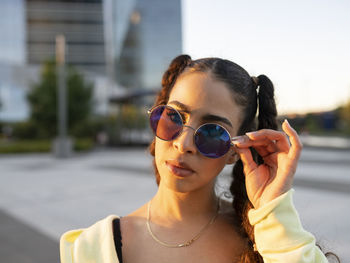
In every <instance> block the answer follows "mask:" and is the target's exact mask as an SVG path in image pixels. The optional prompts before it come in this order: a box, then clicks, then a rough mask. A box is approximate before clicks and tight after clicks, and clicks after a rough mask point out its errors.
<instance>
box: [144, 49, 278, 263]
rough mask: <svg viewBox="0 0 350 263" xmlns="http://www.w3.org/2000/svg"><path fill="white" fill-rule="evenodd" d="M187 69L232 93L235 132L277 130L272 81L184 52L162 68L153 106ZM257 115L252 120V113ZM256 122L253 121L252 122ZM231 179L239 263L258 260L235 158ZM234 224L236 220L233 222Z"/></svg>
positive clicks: (226, 62) (224, 62)
mask: <svg viewBox="0 0 350 263" xmlns="http://www.w3.org/2000/svg"><path fill="white" fill-rule="evenodd" d="M191 72H202V73H208V74H211V76H212V77H213V78H214V79H215V80H218V81H222V82H223V83H225V84H226V85H227V87H228V88H229V89H230V90H231V92H232V98H233V100H234V101H235V102H236V104H237V105H239V106H240V107H241V110H242V113H243V114H242V117H241V120H240V121H241V125H240V127H239V129H238V134H237V135H243V134H245V133H246V132H248V131H252V130H256V129H273V130H276V129H277V120H276V118H277V110H276V104H275V99H274V87H273V84H272V82H271V81H270V79H269V78H268V77H266V76H265V75H260V76H258V77H257V79H256V80H257V83H256V80H254V79H252V78H251V77H250V75H249V74H248V72H247V71H246V70H244V69H243V68H242V67H241V66H239V65H237V64H235V63H233V62H231V61H229V60H224V59H220V58H203V59H198V60H192V59H191V57H190V56H188V55H180V56H178V57H176V58H175V59H174V60H173V61H172V62H171V63H170V65H169V68H168V69H167V70H166V71H165V73H164V75H163V78H162V89H161V90H160V92H159V93H158V96H157V98H156V100H155V103H154V106H156V105H160V104H167V102H168V99H169V95H170V92H171V90H172V88H173V86H174V84H175V82H176V80H177V78H178V77H179V76H180V75H181V74H185V73H186V74H187V73H191ZM257 112H258V118H257V121H256V115H257ZM256 122H257V123H256ZM149 151H150V153H151V155H152V156H154V155H155V140H154V139H153V141H152V142H151V144H150V146H149ZM252 154H253V156H254V158H255V160H256V161H257V162H259V163H260V162H262V159H261V158H260V157H259V156H258V154H257V153H256V152H255V151H252ZM153 167H154V170H155V176H156V182H157V184H158V185H159V182H160V176H159V173H158V170H157V167H156V164H155V160H154V158H153ZM232 177H233V181H232V184H231V186H230V192H231V194H232V196H233V202H232V207H233V209H234V211H235V217H236V219H237V220H238V227H239V229H240V230H241V231H240V234H241V235H242V236H243V237H244V238H246V240H247V243H248V244H247V250H246V251H244V252H243V254H242V256H241V261H240V262H242V263H252V262H254V263H257V262H258V263H259V262H263V258H262V257H261V255H260V254H259V252H257V251H254V249H253V245H254V231H253V226H252V225H250V224H249V221H248V218H247V212H248V210H249V209H250V208H252V207H253V206H252V204H251V203H250V201H249V199H248V195H247V192H246V186H245V178H244V173H243V164H242V162H241V161H240V160H239V161H237V162H236V163H235V165H234V167H233V170H232ZM236 224H237V222H236Z"/></svg>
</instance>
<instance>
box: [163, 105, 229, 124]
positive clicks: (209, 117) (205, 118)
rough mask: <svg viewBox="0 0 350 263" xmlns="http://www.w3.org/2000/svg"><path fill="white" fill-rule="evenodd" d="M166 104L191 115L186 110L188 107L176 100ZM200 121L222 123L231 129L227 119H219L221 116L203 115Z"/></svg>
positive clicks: (188, 110)
mask: <svg viewBox="0 0 350 263" xmlns="http://www.w3.org/2000/svg"><path fill="white" fill-rule="evenodd" d="M168 104H173V105H175V106H177V107H178V108H180V109H181V111H183V112H186V113H191V111H190V109H189V108H188V106H186V105H185V104H183V103H181V102H179V101H177V100H173V101H170V102H169V103H168ZM202 120H203V121H220V122H222V123H225V124H227V125H229V126H230V127H231V128H233V126H232V124H231V122H230V121H229V120H228V119H226V118H224V117H221V116H218V115H214V114H205V115H204V116H202Z"/></svg>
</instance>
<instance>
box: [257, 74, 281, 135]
mask: <svg viewBox="0 0 350 263" xmlns="http://www.w3.org/2000/svg"><path fill="white" fill-rule="evenodd" d="M257 84H258V106H259V107H258V108H259V115H258V130H261V129H272V130H277V119H276V118H277V109H276V102H275V98H274V87H273V84H272V82H271V80H270V79H269V78H268V77H266V76H265V75H260V76H259V77H258V83H257Z"/></svg>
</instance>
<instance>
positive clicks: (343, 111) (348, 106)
mask: <svg viewBox="0 0 350 263" xmlns="http://www.w3.org/2000/svg"><path fill="white" fill-rule="evenodd" d="M338 110H339V114H340V119H341V120H342V122H343V125H342V126H343V127H344V128H345V130H346V131H348V132H349V131H350V100H349V101H348V102H347V103H345V105H343V106H341V107H340V108H339V109H338Z"/></svg>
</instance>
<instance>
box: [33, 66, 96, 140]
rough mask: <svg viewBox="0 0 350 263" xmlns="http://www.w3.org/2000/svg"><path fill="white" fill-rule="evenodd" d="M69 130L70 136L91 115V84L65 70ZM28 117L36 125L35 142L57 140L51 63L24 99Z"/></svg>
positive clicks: (54, 86)
mask: <svg viewBox="0 0 350 263" xmlns="http://www.w3.org/2000/svg"><path fill="white" fill-rule="evenodd" d="M66 87H67V106H68V109H67V112H68V129H69V131H68V132H69V133H71V132H72V131H73V130H74V129H76V126H79V125H82V123H84V122H86V121H87V120H88V118H89V116H90V114H91V111H92V103H93V101H92V92H93V87H92V85H91V84H89V83H86V82H85V81H84V79H83V76H82V75H81V74H79V73H78V72H77V71H76V70H75V69H74V68H72V67H67V68H66ZM27 99H28V102H29V105H30V108H31V115H30V121H31V122H33V124H34V125H35V127H36V129H37V132H36V137H37V138H53V137H55V136H57V119H58V114H57V112H58V110H57V74H56V65H55V63H54V62H53V61H48V62H45V64H44V66H43V69H42V73H41V79H40V81H39V83H36V84H35V85H34V86H33V87H32V90H31V91H30V92H29V94H28V96H27Z"/></svg>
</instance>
